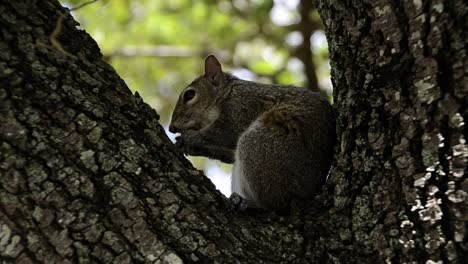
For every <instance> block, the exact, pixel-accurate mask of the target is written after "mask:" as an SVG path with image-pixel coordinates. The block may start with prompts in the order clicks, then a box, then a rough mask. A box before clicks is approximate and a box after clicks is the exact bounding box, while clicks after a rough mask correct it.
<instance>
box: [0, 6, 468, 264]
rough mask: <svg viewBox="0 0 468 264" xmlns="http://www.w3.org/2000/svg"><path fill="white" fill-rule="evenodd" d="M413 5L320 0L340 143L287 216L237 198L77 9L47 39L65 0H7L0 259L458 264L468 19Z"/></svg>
mask: <svg viewBox="0 0 468 264" xmlns="http://www.w3.org/2000/svg"><path fill="white" fill-rule="evenodd" d="M415 3H416V5H415V4H414V3H410V2H408V3H406V2H403V1H402V3H393V1H390V0H388V1H370V0H369V1H349V2H348V3H346V4H344V3H342V2H338V1H319V3H318V7H319V9H320V12H321V15H322V18H323V20H324V22H325V26H326V30H327V34H328V38H329V43H330V52H331V60H332V70H333V72H332V74H333V82H334V85H335V105H336V108H337V115H338V122H339V123H338V127H337V129H338V135H339V141H340V144H339V145H338V146H337V148H336V162H335V165H334V166H333V168H332V172H331V176H330V181H329V184H328V185H327V186H325V187H324V193H323V194H322V195H320V196H319V197H317V199H316V201H313V202H311V205H309V207H308V208H306V209H303V210H298V211H297V212H295V213H294V214H293V215H292V216H286V217H279V216H276V215H274V214H270V213H250V214H247V213H241V212H238V211H236V210H234V209H233V208H232V207H231V206H229V204H228V202H227V201H226V199H225V198H224V197H223V196H222V195H221V194H220V193H219V192H218V191H216V190H215V188H214V186H213V185H212V184H211V182H210V181H209V180H208V179H207V178H206V177H205V176H204V175H202V173H201V172H199V171H196V170H195V169H194V168H193V167H192V166H191V165H190V163H189V162H188V161H187V160H186V159H185V158H184V157H183V155H182V154H180V153H179V152H178V151H177V150H176V149H175V148H174V147H173V145H172V143H170V141H169V140H168V139H167V137H166V136H165V134H164V130H163V128H162V127H161V126H160V125H159V123H158V116H157V114H156V113H155V111H154V110H153V109H151V108H150V107H149V106H148V105H146V104H145V103H144V102H142V100H141V98H139V97H138V96H134V95H132V94H131V92H130V91H129V90H128V88H127V87H126V86H125V84H124V82H123V81H122V80H121V79H120V78H119V77H118V75H117V74H116V73H115V72H114V70H113V69H112V68H111V67H110V66H109V65H107V64H106V63H105V62H103V61H102V60H101V56H102V55H101V54H100V51H99V48H98V47H97V45H96V43H95V42H94V41H93V40H92V39H91V38H90V37H89V35H87V34H86V33H85V32H84V31H81V30H78V29H76V22H74V21H73V19H72V18H71V17H70V16H69V15H66V16H65V19H64V20H63V24H62V25H63V27H62V28H61V30H60V32H59V34H58V35H57V41H58V43H60V46H59V47H57V45H52V43H51V41H50V36H51V34H53V32H54V31H56V25H57V20H58V18H59V17H60V16H61V14H62V13H63V12H64V10H63V9H62V8H61V7H60V5H59V4H58V2H56V1H26V0H23V1H8V2H7V1H3V2H0V84H1V86H0V177H1V178H0V179H1V181H0V259H1V260H2V261H3V262H6V263H10V262H16V263H37V262H42V263H71V262H84V263H89V262H93V263H94V262H104V263H132V262H136V263H146V262H166V263H180V262H181V261H182V260H183V261H185V262H195V261H200V262H209V263H212V262H218V263H236V262H237V263H281V262H283V263H294V262H296V263H303V262H311V263H317V262H335V263H353V262H360V263H368V262H373V263H376V262H383V261H386V260H387V261H392V262H410V261H416V262H425V261H426V260H433V261H438V260H443V261H446V262H454V263H456V262H462V257H463V254H465V255H466V251H467V246H466V239H467V238H466V220H467V212H466V202H467V198H466V192H465V191H466V189H467V187H468V182H467V180H466V179H465V177H464V169H465V166H466V159H467V155H468V154H467V150H466V145H465V142H464V139H465V138H466V135H467V129H466V126H464V123H463V122H464V121H463V120H464V119H466V118H467V113H466V100H467V98H466V94H467V87H466V72H465V71H466V68H467V67H466V43H465V42H464V41H466V36H465V34H466V27H465V25H466V24H464V23H466V21H464V20H463V16H465V15H466V12H467V11H466V7H464V6H463V5H462V1H456V0H455V1H451V2H450V3H444V5H442V7H441V6H440V4H439V3H438V2H437V1H434V0H433V1H431V2H428V3H422V2H420V1H415ZM419 3H420V4H419ZM60 47H61V48H63V50H64V51H65V52H66V53H67V54H68V55H67V54H66V53H64V52H63V51H61V50H60Z"/></svg>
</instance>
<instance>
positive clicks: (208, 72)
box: [205, 54, 223, 85]
mask: <svg viewBox="0 0 468 264" xmlns="http://www.w3.org/2000/svg"><path fill="white" fill-rule="evenodd" d="M222 72H223V70H222V68H221V63H219V61H218V59H217V58H216V57H215V56H214V55H212V54H211V55H208V57H206V59H205V76H206V77H208V78H209V79H210V81H212V82H213V84H214V85H218V84H219V83H218V81H219V80H218V79H219V77H220V74H221V73H222Z"/></svg>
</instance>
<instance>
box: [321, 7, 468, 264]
mask: <svg viewBox="0 0 468 264" xmlns="http://www.w3.org/2000/svg"><path fill="white" fill-rule="evenodd" d="M317 6H318V8H319V11H320V14H321V17H322V21H323V22H324V26H325V29H326V33H327V38H328V43H329V50H330V60H331V68H332V76H333V79H332V81H333V84H334V102H335V106H336V109H337V111H338V121H337V122H338V123H337V134H338V135H339V143H338V146H337V150H336V151H337V153H336V164H335V166H334V167H333V169H332V173H331V179H330V184H334V185H335V189H334V191H335V192H334V203H333V208H332V209H331V210H330V211H329V214H330V218H329V221H328V222H327V225H328V228H329V230H330V231H332V233H331V234H330V235H329V237H328V238H325V241H322V242H321V244H322V245H321V247H324V250H323V251H321V252H323V253H324V254H327V255H328V259H334V260H339V262H343V263H345V262H373V263H376V262H383V261H387V262H395V263H401V262H412V261H415V262H425V261H428V260H432V261H435V262H437V261H443V262H444V263H459V262H464V261H466V256H467V250H468V248H467V247H468V245H467V243H466V241H467V237H466V233H467V231H466V229H467V220H468V212H467V193H466V191H467V190H468V181H467V179H466V177H465V174H464V173H465V171H464V170H465V169H466V162H467V157H468V152H467V147H466V144H465V140H466V137H467V128H466V126H465V125H464V122H465V121H464V120H466V119H467V117H468V116H467V109H466V105H467V98H468V97H467V95H468V86H467V84H468V82H467V69H468V67H467V66H468V65H467V54H466V52H467V39H468V38H467V36H466V33H467V31H466V30H467V27H466V26H467V24H466V23H467V20H466V17H467V7H466V5H465V4H464V3H463V1H461V0H452V1H442V0H432V1H424V0H423V1H421V0H417V1H392V0H380V1H375V0H366V1H357V0H355V1H328V0H318V1H317ZM332 250H333V252H332ZM325 252H327V253H325ZM463 258H464V259H463ZM426 263H429V262H426Z"/></svg>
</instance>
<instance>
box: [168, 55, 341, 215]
mask: <svg viewBox="0 0 468 264" xmlns="http://www.w3.org/2000/svg"><path fill="white" fill-rule="evenodd" d="M169 131H170V132H172V133H177V132H179V133H181V135H180V136H179V137H177V138H176V140H177V142H176V146H177V147H178V148H180V149H181V150H182V151H183V152H184V153H186V154H188V155H192V156H205V157H208V158H212V159H217V160H220V161H222V162H226V163H234V166H233V172H232V180H231V189H232V192H233V193H236V194H237V195H240V196H241V197H242V198H244V199H245V200H246V201H247V203H248V206H249V207H259V208H264V209H268V210H270V209H272V210H283V209H288V208H289V206H290V203H291V201H292V200H293V199H301V200H305V199H307V198H310V197H311V196H313V195H314V194H316V193H317V191H318V190H319V189H320V187H321V186H322V185H323V183H324V182H325V179H326V177H327V174H328V171H329V169H330V164H331V161H332V158H333V148H334V143H335V117H334V112H333V109H332V107H331V105H330V104H329V103H328V101H327V100H326V99H325V98H324V97H322V96H321V95H320V94H318V93H316V92H312V91H310V90H308V89H305V88H300V87H295V86H282V85H274V84H262V83H257V82H251V81H246V80H241V79H239V78H237V77H235V76H233V75H232V74H230V73H226V72H223V71H222V68H221V64H220V63H219V61H218V59H217V58H216V57H215V56H214V55H209V56H208V57H207V58H206V59H205V74H203V75H201V76H200V77H198V78H196V79H195V80H194V81H193V82H192V83H190V84H189V85H188V86H187V88H185V89H184V90H183V91H182V93H181V95H180V97H179V100H178V102H177V104H176V106H175V109H174V112H173V115H172V119H171V124H170V126H169Z"/></svg>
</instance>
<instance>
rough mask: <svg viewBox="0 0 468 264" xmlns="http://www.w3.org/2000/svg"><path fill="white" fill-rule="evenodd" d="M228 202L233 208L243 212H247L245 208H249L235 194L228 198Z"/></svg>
mask: <svg viewBox="0 0 468 264" xmlns="http://www.w3.org/2000/svg"><path fill="white" fill-rule="evenodd" d="M229 200H230V201H231V203H232V205H234V207H235V208H238V209H239V210H241V211H245V210H247V208H249V203H248V201H247V200H246V199H244V197H242V196H240V195H239V194H237V193H232V194H231V196H230V197H229Z"/></svg>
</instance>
